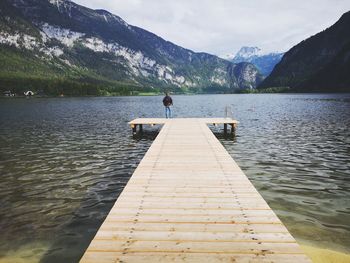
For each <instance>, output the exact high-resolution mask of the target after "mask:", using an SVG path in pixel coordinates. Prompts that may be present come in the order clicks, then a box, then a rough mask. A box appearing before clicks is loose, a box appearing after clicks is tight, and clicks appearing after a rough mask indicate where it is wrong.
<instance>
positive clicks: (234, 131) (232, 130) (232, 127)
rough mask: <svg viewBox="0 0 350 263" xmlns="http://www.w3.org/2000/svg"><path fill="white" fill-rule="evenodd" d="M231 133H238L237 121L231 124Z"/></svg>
mask: <svg viewBox="0 0 350 263" xmlns="http://www.w3.org/2000/svg"><path fill="white" fill-rule="evenodd" d="M231 134H232V135H235V134H236V123H232V124H231Z"/></svg>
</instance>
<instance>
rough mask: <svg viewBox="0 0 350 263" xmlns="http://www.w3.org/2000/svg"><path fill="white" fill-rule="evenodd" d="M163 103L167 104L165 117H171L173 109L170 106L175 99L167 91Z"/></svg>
mask: <svg viewBox="0 0 350 263" xmlns="http://www.w3.org/2000/svg"><path fill="white" fill-rule="evenodd" d="M163 104H164V106H165V118H167V119H168V118H171V109H170V106H172V105H173V99H172V98H171V97H170V96H169V93H168V92H167V93H165V97H164V99H163Z"/></svg>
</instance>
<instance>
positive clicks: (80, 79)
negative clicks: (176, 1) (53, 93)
mask: <svg viewBox="0 0 350 263" xmlns="http://www.w3.org/2000/svg"><path fill="white" fill-rule="evenodd" d="M0 15H1V16H0V51H1V52H0V61H1V62H2V63H3V64H6V65H8V66H7V67H3V68H1V69H0V88H4V86H5V84H6V88H7V87H8V86H10V87H16V88H17V87H18V86H20V85H19V84H18V83H20V84H22V83H28V81H29V80H30V81H34V80H35V83H34V84H35V85H34V84H33V86H34V87H36V85H39V84H40V85H39V86H40V88H42V89H48V87H46V86H45V83H44V81H38V80H41V79H45V80H47V81H48V82H50V83H49V84H48V86H50V87H52V86H53V87H56V86H64V85H62V83H63V82H64V83H66V84H67V82H68V84H69V85H72V86H75V84H77V85H78V86H79V85H81V84H82V83H86V85H88V87H90V88H92V85H95V86H96V85H98V89H101V88H103V89H106V88H105V87H108V90H113V89H118V90H120V89H123V90H126V91H132V90H156V89H158V90H159V89H169V88H170V89H173V90H179V91H187V90H190V91H192V92H217V91H220V92H234V91H237V90H240V89H250V88H255V87H256V86H257V84H259V83H260V82H261V80H262V76H261V75H260V74H259V72H258V70H257V69H256V68H255V67H254V66H253V65H251V64H249V63H242V64H239V65H237V64H234V63H231V62H228V61H226V60H223V59H220V58H219V57H217V56H214V55H210V54H206V53H196V52H193V51H191V50H188V49H185V48H182V47H180V46H177V45H175V44H173V43H171V42H168V41H166V40H164V39H162V38H160V37H158V36H156V35H155V34H153V33H151V32H148V31H146V30H143V29H141V28H139V27H136V26H132V25H129V24H128V23H126V22H125V21H124V20H123V19H122V18H120V17H118V16H116V15H113V14H111V13H109V12H107V11H105V10H92V9H89V8H86V7H83V6H80V5H77V4H75V3H73V2H71V1H69V0H3V1H1V3H0ZM16 63H19V64H20V65H18V64H16ZM23 65H26V67H24V66H23ZM237 67H239V68H240V69H241V70H239V71H237V70H234V68H237ZM252 75H253V76H252ZM1 76H5V77H3V78H1ZM245 76H247V79H246V78H245ZM248 76H249V77H248ZM5 78H6V81H4V79H5ZM241 80H243V81H241ZM4 82H6V83H5V84H4ZM38 83H39V84H38ZM52 83H53V84H52ZM55 83H56V84H55ZM57 83H59V84H57ZM85 88H86V87H85ZM86 89H87V88H86ZM57 92H61V91H57ZM66 92H67V91H66Z"/></svg>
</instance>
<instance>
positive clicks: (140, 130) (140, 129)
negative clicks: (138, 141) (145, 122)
mask: <svg viewBox="0 0 350 263" xmlns="http://www.w3.org/2000/svg"><path fill="white" fill-rule="evenodd" d="M139 127H140V128H139V132H142V131H143V129H142V124H140V125H139Z"/></svg>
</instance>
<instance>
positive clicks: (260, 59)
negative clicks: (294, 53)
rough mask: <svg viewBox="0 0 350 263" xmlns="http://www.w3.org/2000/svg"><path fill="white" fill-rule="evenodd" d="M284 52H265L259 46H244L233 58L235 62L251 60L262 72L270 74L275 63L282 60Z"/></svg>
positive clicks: (265, 74) (266, 74)
mask: <svg viewBox="0 0 350 263" xmlns="http://www.w3.org/2000/svg"><path fill="white" fill-rule="evenodd" d="M283 54H284V53H277V52H276V53H263V52H262V50H261V49H260V48H258V47H242V48H241V49H240V50H239V51H238V52H237V54H236V55H235V56H234V57H233V58H232V60H231V61H232V62H233V63H240V62H250V63H252V64H254V65H255V66H256V67H257V68H258V69H259V71H260V72H261V74H263V75H264V76H268V75H269V74H270V73H271V71H272V70H273V68H274V67H275V65H276V64H277V63H278V62H280V60H281V58H282V57H283Z"/></svg>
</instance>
